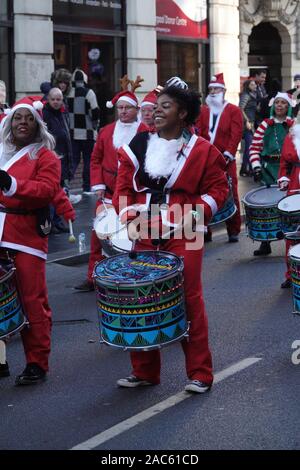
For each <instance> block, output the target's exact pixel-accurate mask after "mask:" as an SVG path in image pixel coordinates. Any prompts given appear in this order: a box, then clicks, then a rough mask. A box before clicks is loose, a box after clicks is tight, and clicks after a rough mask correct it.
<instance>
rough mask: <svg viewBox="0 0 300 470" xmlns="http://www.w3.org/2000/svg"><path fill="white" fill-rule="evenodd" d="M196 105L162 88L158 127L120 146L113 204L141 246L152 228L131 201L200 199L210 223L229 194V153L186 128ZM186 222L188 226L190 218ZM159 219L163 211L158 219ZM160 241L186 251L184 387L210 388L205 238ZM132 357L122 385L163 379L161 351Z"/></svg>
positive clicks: (149, 246) (168, 203)
mask: <svg viewBox="0 0 300 470" xmlns="http://www.w3.org/2000/svg"><path fill="white" fill-rule="evenodd" d="M199 107H200V100H199V97H198V95H196V94H195V93H193V92H189V91H186V90H182V89H180V88H178V87H174V86H171V87H168V88H165V89H164V90H163V91H162V92H161V93H160V94H159V96H158V100H157V104H156V105H155V108H154V124H155V127H156V132H155V133H150V132H142V133H140V134H138V135H137V136H136V137H135V138H134V139H133V140H132V141H131V143H130V144H129V146H128V145H124V146H123V147H122V149H120V151H119V161H120V167H119V171H118V177H117V184H116V190H115V193H114V197H113V202H114V205H115V207H116V210H117V211H120V215H121V220H122V222H124V223H125V222H127V223H128V235H129V238H131V239H132V240H137V242H136V249H137V250H153V249H154V247H153V241H152V240H151V239H149V238H148V237H147V235H146V233H147V230H146V231H142V232H139V230H138V223H137V220H138V219H136V215H137V214H136V213H135V211H132V210H131V207H132V205H134V204H139V205H145V204H146V205H147V206H148V207H150V206H149V205H150V204H151V212H152V211H153V212H154V213H155V214H156V215H157V214H158V216H159V214H160V210H161V211H162V207H161V204H164V208H166V207H169V210H170V212H172V207H174V205H176V204H177V205H179V207H180V208H181V209H182V211H183V214H184V213H185V209H186V207H187V206H186V205H188V207H191V206H196V205H201V208H202V210H203V211H204V222H205V223H206V224H207V223H208V222H209V220H210V218H211V217H212V216H213V215H214V214H215V212H216V211H217V210H218V209H219V208H220V207H222V205H223V204H224V202H225V200H226V197H227V195H228V184H227V180H226V176H225V172H224V171H225V160H224V158H223V157H222V155H221V154H220V152H219V151H218V150H217V149H216V148H215V147H214V146H213V145H211V144H210V143H209V142H207V141H206V140H204V139H202V138H201V137H197V136H196V135H192V134H191V132H190V131H189V128H190V126H191V125H192V124H193V123H194V121H195V119H196V117H197V115H198V112H199ZM125 200H126V202H125ZM130 206H131V207H130ZM153 206H154V207H153ZM134 219H135V220H134ZM152 220H153V219H152ZM183 220H184V222H183V225H184V224H185V217H183ZM150 221H151V218H150ZM162 221H163V217H162V214H161V215H160V223H162ZM148 223H150V224H151V222H149V221H148ZM155 223H157V216H156V219H155ZM143 232H144V233H143ZM201 235H203V234H201ZM202 238H203V237H202ZM202 238H201V241H203V240H202ZM157 241H158V243H159V245H158V248H160V249H163V250H167V251H170V252H172V253H174V254H176V255H178V256H182V257H184V290H185V299H186V309H187V318H188V320H190V321H191V326H190V330H189V340H188V341H187V340H186V339H184V340H183V341H182V347H183V350H184V354H185V359H186V371H187V376H188V378H189V380H190V382H189V383H188V384H187V385H186V387H185V390H186V391H188V392H195V393H203V392H206V391H208V390H209V389H210V387H211V385H212V382H213V374H212V360H211V353H210V350H209V346H208V326H207V318H206V314H205V307H204V302H203V295H202V286H201V278H200V277H201V264H202V251H203V250H202V243H201V244H199V245H197V246H194V247H193V248H191V245H190V244H189V243H187V238H185V234H184V233H182V236H181V237H178V236H176V237H173V238H172V237H171V238H169V239H167V240H163V242H162V241H161V240H160V239H158V240H156V242H157ZM156 246H157V243H156ZM130 356H131V363H132V374H131V375H130V376H129V377H126V378H124V379H119V380H118V382H117V384H118V385H119V386H120V387H137V386H140V385H155V384H158V383H159V382H160V352H159V350H158V349H155V350H152V351H145V352H144V351H143V352H131V354H130Z"/></svg>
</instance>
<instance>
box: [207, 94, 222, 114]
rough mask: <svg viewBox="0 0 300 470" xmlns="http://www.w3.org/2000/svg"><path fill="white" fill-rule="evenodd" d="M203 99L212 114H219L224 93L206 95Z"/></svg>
mask: <svg viewBox="0 0 300 470" xmlns="http://www.w3.org/2000/svg"><path fill="white" fill-rule="evenodd" d="M205 101H206V104H207V106H208V107H209V109H210V110H211V111H212V113H213V114H219V113H220V111H221V109H222V108H223V105H224V94H223V93H217V94H216V95H208V96H207V97H206V100H205Z"/></svg>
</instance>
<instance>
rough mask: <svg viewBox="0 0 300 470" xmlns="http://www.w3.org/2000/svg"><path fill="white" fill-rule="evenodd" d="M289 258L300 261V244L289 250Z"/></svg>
mask: <svg viewBox="0 0 300 470" xmlns="http://www.w3.org/2000/svg"><path fill="white" fill-rule="evenodd" d="M289 256H291V257H292V258H297V259H299V260H300V244H298V245H295V246H292V247H291V248H290V250H289Z"/></svg>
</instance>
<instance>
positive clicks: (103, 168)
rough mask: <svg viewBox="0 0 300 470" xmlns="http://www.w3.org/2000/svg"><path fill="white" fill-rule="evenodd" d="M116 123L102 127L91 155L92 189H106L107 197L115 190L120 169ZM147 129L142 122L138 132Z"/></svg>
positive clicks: (110, 196)
mask: <svg viewBox="0 0 300 470" xmlns="http://www.w3.org/2000/svg"><path fill="white" fill-rule="evenodd" d="M115 127H116V123H115V122H114V123H112V124H108V125H107V126H104V127H103V128H102V129H100V131H99V134H98V136H97V141H96V144H95V145H94V149H93V152H92V155H91V164H90V179H91V189H92V191H97V190H100V189H105V190H106V197H107V198H108V199H111V198H112V195H113V192H114V190H115V185H116V178H117V171H118V149H116V148H115V147H114V144H113V134H114V130H115ZM145 130H147V126H146V125H145V124H143V123H141V124H140V125H139V126H138V129H137V133H139V132H142V131H145Z"/></svg>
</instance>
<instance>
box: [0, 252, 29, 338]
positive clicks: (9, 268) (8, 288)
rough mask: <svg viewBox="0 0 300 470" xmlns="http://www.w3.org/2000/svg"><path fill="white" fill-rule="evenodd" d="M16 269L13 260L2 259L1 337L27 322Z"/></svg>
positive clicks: (0, 276)
mask: <svg viewBox="0 0 300 470" xmlns="http://www.w3.org/2000/svg"><path fill="white" fill-rule="evenodd" d="M15 270H16V269H15V267H14V265H13V263H12V262H11V261H9V260H0V339H3V338H6V337H8V336H11V335H13V334H14V333H16V332H17V331H19V330H20V329H21V328H22V327H23V326H24V325H25V324H26V318H25V316H24V313H23V310H22V305H21V301H20V298H19V295H18V291H17V284H16V273H15Z"/></svg>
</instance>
